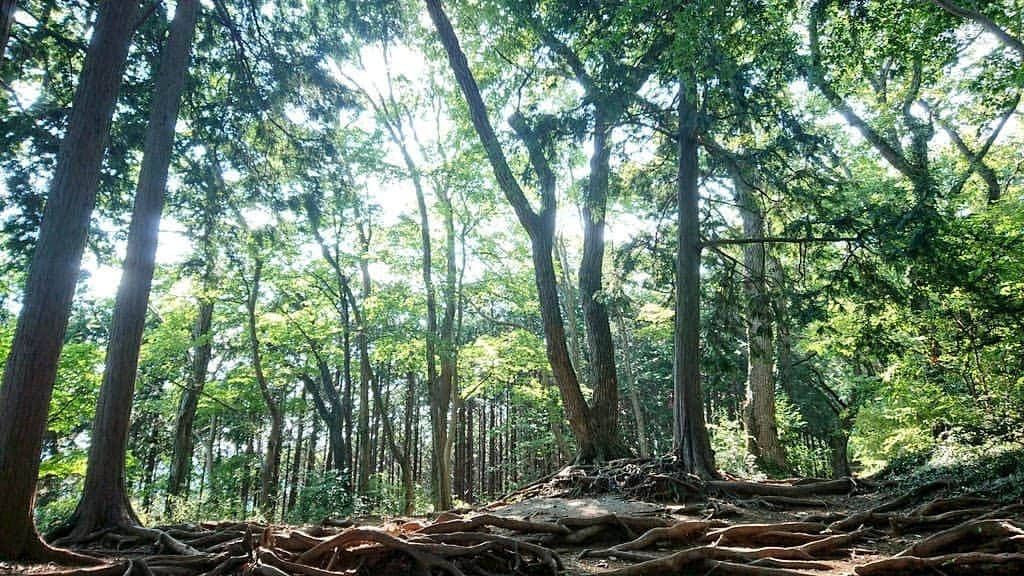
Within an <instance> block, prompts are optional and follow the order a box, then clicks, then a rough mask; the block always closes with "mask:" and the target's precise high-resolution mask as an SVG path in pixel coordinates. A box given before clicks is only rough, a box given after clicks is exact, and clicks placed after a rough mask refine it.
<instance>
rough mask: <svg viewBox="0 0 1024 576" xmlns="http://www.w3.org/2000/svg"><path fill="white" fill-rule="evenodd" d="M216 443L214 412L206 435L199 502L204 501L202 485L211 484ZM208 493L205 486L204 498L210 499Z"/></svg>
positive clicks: (215, 416)
mask: <svg viewBox="0 0 1024 576" xmlns="http://www.w3.org/2000/svg"><path fill="white" fill-rule="evenodd" d="M216 444H217V415H216V414H214V415H213V417H212V418H211V419H210V430H209V434H208V435H207V437H206V453H205V454H204V458H203V460H204V464H205V467H204V469H203V481H202V482H200V484H199V502H200V503H204V498H203V495H204V492H203V488H204V487H210V486H212V483H213V447H214V446H215V445H216ZM209 493H210V490H209V488H207V490H206V498H205V500H209V499H210V494H209Z"/></svg>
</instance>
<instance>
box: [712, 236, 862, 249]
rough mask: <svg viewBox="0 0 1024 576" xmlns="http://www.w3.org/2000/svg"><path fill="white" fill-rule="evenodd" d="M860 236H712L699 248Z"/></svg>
mask: <svg viewBox="0 0 1024 576" xmlns="http://www.w3.org/2000/svg"><path fill="white" fill-rule="evenodd" d="M859 241H860V238H858V237H856V236H818V237H810V238H785V237H777V236H776V237H767V238H714V239H712V240H703V241H701V243H700V246H701V248H707V247H712V246H730V245H742V244H812V243H816V242H859Z"/></svg>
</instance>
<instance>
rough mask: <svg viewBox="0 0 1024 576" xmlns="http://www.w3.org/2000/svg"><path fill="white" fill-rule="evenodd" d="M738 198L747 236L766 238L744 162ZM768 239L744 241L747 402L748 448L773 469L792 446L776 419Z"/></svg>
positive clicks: (734, 173)
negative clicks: (781, 436) (783, 438)
mask: <svg viewBox="0 0 1024 576" xmlns="http://www.w3.org/2000/svg"><path fill="white" fill-rule="evenodd" d="M730 172H731V177H732V180H733V186H734V188H735V192H736V203H737V204H738V205H739V207H740V217H741V218H742V219H743V237H744V238H748V239H751V240H759V239H762V238H764V215H763V213H762V211H761V208H760V206H759V205H758V201H757V198H756V197H755V196H754V193H755V192H754V188H755V187H754V186H753V185H752V184H751V182H749V181H748V180H747V178H749V177H750V176H749V175H747V174H744V173H743V171H742V170H741V169H740V167H739V166H737V165H735V164H733V165H732V166H731V167H730ZM765 264H766V251H765V246H764V244H760V243H756V242H754V243H749V244H744V245H743V266H744V268H746V275H745V280H744V282H743V290H744V292H745V294H746V298H747V306H746V313H747V388H746V402H745V403H744V406H743V413H744V420H745V422H746V428H747V449H748V450H749V451H750V453H751V454H752V455H753V456H754V457H755V458H756V459H757V461H758V463H759V464H761V465H762V466H763V467H764V468H766V469H767V470H768V471H769V472H774V473H781V472H785V471H786V470H787V469H788V465H787V463H786V451H785V449H784V448H783V446H782V443H781V442H779V431H778V425H777V424H776V420H775V378H774V367H773V362H772V360H773V354H774V352H775V350H774V348H773V345H772V319H771V306H772V302H771V297H770V295H769V291H768V280H767V276H766V269H767V266H766V265H765Z"/></svg>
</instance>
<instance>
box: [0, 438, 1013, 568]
mask: <svg viewBox="0 0 1024 576" xmlns="http://www.w3.org/2000/svg"><path fill="white" fill-rule="evenodd" d="M948 487H950V483H949V482H947V481H944V480H940V481H936V482H932V483H929V484H926V485H923V486H920V487H917V488H914V489H912V490H910V491H908V492H906V493H903V494H901V495H899V496H897V497H895V498H891V499H887V500H883V501H881V502H880V503H877V504H875V505H874V506H870V505H868V506H865V504H864V503H865V502H870V501H872V500H874V501H875V502H878V500H877V497H875V496H873V495H871V494H866V495H865V494H864V493H863V491H864V490H865V489H866V488H872V486H871V485H870V484H866V483H863V482H860V481H854V480H851V479H848V478H842V479H839V480H813V481H804V480H799V479H789V480H785V481H773V482H765V483H755V482H745V481H738V480H722V481H717V480H716V481H709V482H705V481H702V480H700V479H697V478H695V477H692V476H689V475H686V474H682V473H680V472H679V471H678V470H677V469H676V468H675V464H674V461H673V460H671V459H667V458H666V459H656V460H648V461H643V460H621V461H616V462H613V463H611V464H610V465H608V466H606V467H600V468H599V467H595V466H573V467H569V468H566V469H564V470H562V471H561V472H560V473H558V474H556V475H553V476H552V477H550V478H549V479H547V480H545V481H544V482H540V483H535V484H534V485H532V486H531V487H529V488H528V490H527V491H526V492H517V493H513V494H512V495H509V496H508V497H507V498H506V499H507V500H515V499H517V498H521V497H537V496H550V494H552V493H559V492H563V493H564V492H572V493H576V494H588V495H590V494H593V493H594V492H607V491H614V492H617V493H619V494H624V495H627V496H629V495H637V496H638V497H645V496H647V497H654V498H656V499H666V498H667V499H670V500H671V501H673V502H676V503H682V504H683V505H681V506H680V505H672V506H667V507H665V508H662V509H658V510H654V511H652V512H651V513H650V514H648V513H644V514H635V515H634V514H598V515H591V516H572V517H557V516H556V517H553V518H552V517H545V518H544V519H543V521H542V520H541V519H539V518H534V517H531V516H529V515H527V516H526V517H525V518H520V517H510V516H507V515H503V513H501V512H494V513H483V514H476V513H472V512H469V513H463V514H458V513H455V512H445V513H442V514H440V515H439V516H438V517H437V518H436V519H435V520H433V521H430V520H426V519H409V520H405V519H402V520H397V521H395V522H393V523H388V524H386V525H385V527H383V528H379V527H370V526H356V525H352V523H351V521H348V520H339V521H330V522H326V521H325V522H322V523H319V524H317V525H312V526H307V527H303V528H301V529H294V528H286V527H275V526H268V525H264V524H252V523H237V522H221V523H202V524H184V525H175V526H165V527H161V528H157V529H153V528H135V527H128V528H124V527H118V528H117V529H113V530H110V529H107V530H99V531H97V532H94V533H93V534H88V535H86V537H84V538H79V539H78V540H77V541H76V542H74V543H75V545H77V546H82V547H83V549H84V550H86V551H88V552H89V553H90V554H95V555H99V556H102V557H104V558H108V559H109V560H107V562H106V564H104V565H101V566H95V567H87V568H79V569H65V570H60V571H50V572H45V571H43V572H40V571H39V570H38V569H36V570H34V571H33V573H35V574H44V575H45V576H108V575H109V576H229V575H236V574H241V575H251V576H296V575H298V576H343V575H344V576H384V575H387V574H399V575H405V574H417V575H420V574H422V575H425V576H442V575H446V576H486V575H492V574H503V575H505V574H507V575H510V576H540V575H552V576H554V575H559V574H572V575H575V574H579V575H582V574H588V573H591V572H592V571H593V570H595V569H596V568H595V566H594V563H597V564H598V565H601V566H603V569H602V574H612V575H614V576H669V575H672V574H712V575H726V576H729V575H739V576H811V575H814V574H819V575H821V576H824V574H832V575H836V574H840V573H841V574H849V573H850V572H851V570H852V571H854V572H856V574H857V575H858V576H889V575H898V574H943V575H952V574H970V576H986V575H988V574H1011V573H1017V572H1021V571H1024V521H1022V520H1021V517H1022V515H1024V504H1021V503H1014V504H1009V505H1001V503H999V502H996V501H994V500H992V499H988V498H982V497H979V496H976V495H967V496H953V497H941V498H935V497H934V493H935V492H937V491H939V490H942V489H945V488H948ZM709 494H711V495H714V497H712V498H708V495H709ZM928 498H931V499H928ZM809 507H810V508H824V509H826V510H827V511H828V514H826V515H816V516H812V515H807V514H800V513H797V512H796V510H799V509H806V508H809ZM851 508H852V511H851ZM791 510H792V511H794V512H793V513H792V514H785V513H786V512H788V511H791ZM505 514H508V512H506V513H505ZM724 517H729V518H730V520H729V521H728V522H727V521H725V520H722V519H721V518H724ZM744 519H746V520H747V521H743V520H744ZM755 519H756V520H755ZM752 520H754V521H752ZM894 534H919V535H920V536H914V537H912V539H911V540H909V541H908V542H907V544H906V545H904V549H903V550H902V551H901V552H899V553H898V554H895V555H893V556H891V557H881V558H880V557H879V556H880V554H879V552H878V550H879V549H889V546H890V545H885V546H883V545H881V544H882V542H881V541H882V540H884V539H886V538H892V537H893V535H894ZM900 537H901V538H906V536H900ZM595 542H596V543H598V545H597V546H594V547H593V548H591V549H584V550H581V549H582V548H584V547H585V546H588V545H591V544H592V543H595ZM48 550H52V549H48ZM58 552H60V551H58ZM68 554H70V553H68ZM563 555H567V556H566V557H572V558H575V560H574V562H573V563H572V564H564V563H563V561H562V556H563ZM865 555H866V556H868V558H867V559H868V560H871V561H869V562H864V563H862V564H861V565H859V566H856V563H857V558H860V557H862V556H865ZM57 556H59V554H58V555H57ZM83 558H87V559H88V561H92V562H98V561H99V560H95V559H93V558H90V557H83ZM48 559H50V560H54V559H58V560H59V558H57V557H55V556H51V557H48ZM601 559H606V560H601ZM612 562H614V564H612ZM6 569H7V568H6V567H5V566H4V565H0V573H3V572H4V571H5V570H6ZM608 569H610V571H607V570H608ZM15 572H17V570H16V569H15Z"/></svg>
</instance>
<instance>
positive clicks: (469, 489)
mask: <svg viewBox="0 0 1024 576" xmlns="http://www.w3.org/2000/svg"><path fill="white" fill-rule="evenodd" d="M474 412H476V405H475V403H473V401H471V400H470V401H467V402H466V432H465V437H466V448H465V452H464V453H463V460H464V462H465V465H466V470H465V473H464V475H463V483H464V490H463V499H464V500H465V501H466V502H469V503H470V504H472V503H473V502H474V501H475V498H474V496H473V487H474V486H475V485H476V477H475V476H474V472H475V469H474V468H473V461H474V459H475V458H476V453H475V452H473V435H474V434H475V433H476V430H475V429H474V428H473V413H474Z"/></svg>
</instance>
